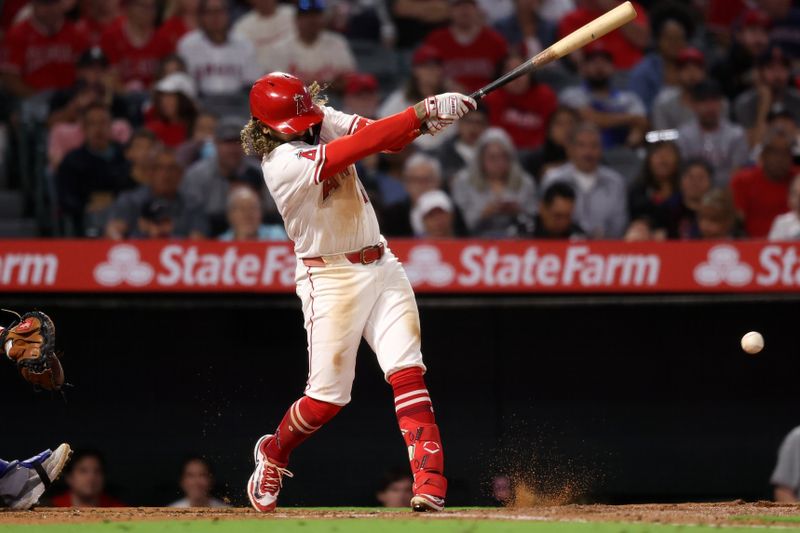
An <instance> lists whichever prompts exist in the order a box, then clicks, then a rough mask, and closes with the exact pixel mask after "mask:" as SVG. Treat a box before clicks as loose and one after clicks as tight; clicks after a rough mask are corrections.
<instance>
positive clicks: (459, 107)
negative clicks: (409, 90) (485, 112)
mask: <svg viewBox="0 0 800 533" xmlns="http://www.w3.org/2000/svg"><path fill="white" fill-rule="evenodd" d="M477 107H478V104H477V102H475V100H473V99H472V98H470V97H469V96H467V95H464V94H460V93H442V94H437V95H436V96H429V97H428V98H426V99H425V114H426V117H427V120H426V121H425V125H426V126H427V128H428V133H430V134H431V135H436V134H437V133H440V132H441V131H442V130H444V129H445V128H446V127H447V126H449V125H450V124H452V123H453V122H455V121H456V120H458V119H460V118H461V117H463V116H464V115H466V114H467V113H469V112H470V111H473V110H475V109H477Z"/></svg>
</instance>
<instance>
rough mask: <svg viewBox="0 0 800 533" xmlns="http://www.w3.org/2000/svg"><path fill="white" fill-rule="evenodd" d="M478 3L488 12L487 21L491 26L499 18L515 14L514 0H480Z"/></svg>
mask: <svg viewBox="0 0 800 533" xmlns="http://www.w3.org/2000/svg"><path fill="white" fill-rule="evenodd" d="M478 5H479V6H480V8H481V10H482V11H483V12H484V13H485V14H486V22H487V23H488V24H489V25H490V26H491V25H493V24H494V23H495V22H497V21H498V20H503V19H504V18H508V17H510V16H511V15H513V14H514V2H513V1H512V0H478Z"/></svg>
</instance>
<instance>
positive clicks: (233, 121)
mask: <svg viewBox="0 0 800 533" xmlns="http://www.w3.org/2000/svg"><path fill="white" fill-rule="evenodd" d="M242 124H244V121H243V120H240V119H237V118H235V117H225V118H223V119H221V120H220V121H219V123H218V124H217V130H216V132H215V140H216V144H215V147H216V149H215V153H216V155H215V157H213V158H210V159H204V160H201V161H198V162H197V163H195V164H194V165H192V166H191V167H189V169H188V170H187V171H186V174H185V175H184V177H183V182H182V183H181V189H180V190H181V191H182V192H183V193H184V194H186V195H187V196H190V197H194V198H195V199H196V200H197V201H199V202H200V203H201V204H202V205H203V209H204V211H205V213H206V216H207V217H208V220H209V224H210V228H211V233H210V234H211V235H212V236H217V235H219V234H220V233H222V232H223V231H225V230H226V229H227V227H228V222H227V211H228V192H229V191H230V189H231V187H232V186H235V185H249V186H250V187H252V188H254V189H255V190H258V191H262V190H263V189H264V181H263V178H262V177H261V168H260V167H259V166H258V163H257V162H256V161H254V160H253V159H251V158H246V157H245V156H244V152H243V151H242V145H241V140H240V138H239V131H240V130H241V127H242ZM270 207H272V206H270Z"/></svg>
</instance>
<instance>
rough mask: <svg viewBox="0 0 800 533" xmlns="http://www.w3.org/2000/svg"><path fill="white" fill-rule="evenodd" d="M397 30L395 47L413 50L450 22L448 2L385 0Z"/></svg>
mask: <svg viewBox="0 0 800 533" xmlns="http://www.w3.org/2000/svg"><path fill="white" fill-rule="evenodd" d="M387 2H388V3H389V4H390V6H391V14H392V18H393V19H394V24H395V28H396V30H397V47H398V48H399V49H401V50H413V49H414V48H417V46H419V44H420V43H421V42H422V41H423V40H424V39H425V37H427V36H428V35H429V34H430V33H431V32H432V31H433V30H435V29H436V28H438V27H439V26H441V25H443V24H446V23H447V22H448V21H449V20H450V2H449V0H387Z"/></svg>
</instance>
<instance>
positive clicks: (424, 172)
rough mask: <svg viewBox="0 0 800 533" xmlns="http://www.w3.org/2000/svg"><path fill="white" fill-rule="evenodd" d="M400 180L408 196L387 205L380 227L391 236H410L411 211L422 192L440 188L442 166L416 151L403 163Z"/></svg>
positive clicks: (411, 232) (433, 159)
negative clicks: (403, 199)
mask: <svg viewBox="0 0 800 533" xmlns="http://www.w3.org/2000/svg"><path fill="white" fill-rule="evenodd" d="M402 182H403V185H404V186H405V188H406V192H407V193H408V198H407V199H406V200H405V201H402V202H398V203H396V204H394V205H391V206H387V207H386V208H385V209H384V214H383V220H382V221H381V227H383V228H384V229H385V232H386V234H387V235H391V236H393V237H410V236H412V235H413V234H414V230H413V228H412V227H411V211H412V209H413V208H414V206H416V205H417V202H418V201H419V198H420V197H421V196H422V195H423V194H425V193H426V192H429V191H436V190H439V189H441V187H442V182H443V180H442V166H441V165H440V164H439V161H438V160H437V159H435V158H433V157H431V156H429V155H427V154H424V153H416V154H414V155H412V156H411V157H409V158H408V159H406V161H405V164H404V165H403V176H402Z"/></svg>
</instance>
